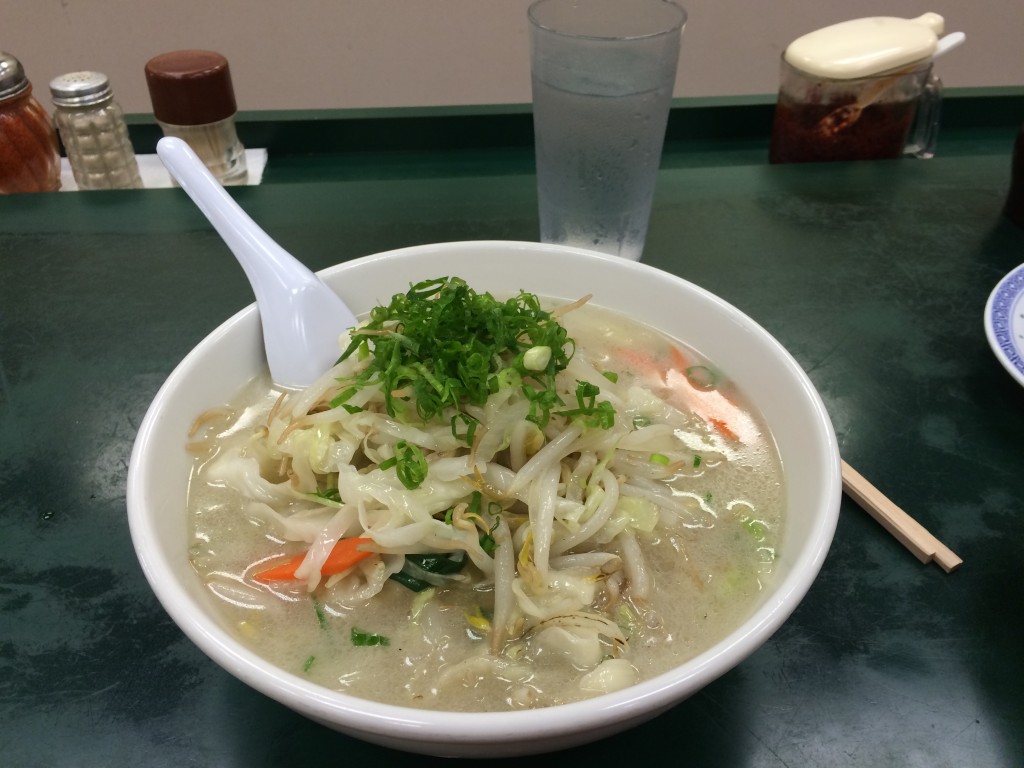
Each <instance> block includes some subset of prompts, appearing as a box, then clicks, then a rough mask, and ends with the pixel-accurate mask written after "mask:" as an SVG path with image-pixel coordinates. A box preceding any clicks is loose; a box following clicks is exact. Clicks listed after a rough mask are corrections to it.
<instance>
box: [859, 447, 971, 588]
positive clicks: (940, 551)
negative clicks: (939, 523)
mask: <svg viewBox="0 0 1024 768" xmlns="http://www.w3.org/2000/svg"><path fill="white" fill-rule="evenodd" d="M842 464H843V490H844V491H845V492H846V494H847V495H848V496H849V497H850V498H852V499H853V500H854V501H856V502H857V503H858V504H859V505H860V506H861V507H863V508H864V510H865V511H866V512H867V513H868V514H870V515H871V516H872V517H873V518H875V520H877V521H878V522H879V523H881V525H882V527H883V528H885V529H886V530H887V531H889V533H891V534H892V535H893V536H895V537H896V539H898V540H899V541H900V543H901V544H903V546H905V547H906V548H907V549H909V550H910V551H911V552H912V553H913V554H914V556H915V557H916V558H917V559H918V560H920V561H921V562H922V563H930V562H936V563H938V564H939V566H940V567H941V568H942V569H943V570H944V571H945V572H946V573H952V572H953V571H955V570H956V569H957V568H959V567H960V566H961V565H962V564H963V560H961V559H960V558H959V557H958V556H957V555H956V553H955V552H953V551H952V550H951V549H950V548H949V547H947V546H946V545H945V544H943V543H942V542H941V541H939V540H938V539H937V538H935V537H934V536H933V535H932V534H931V533H929V532H928V530H927V529H925V527H924V526H923V525H921V524H920V523H919V522H917V521H916V520H915V519H914V518H912V517H911V516H910V515H908V514H907V513H906V512H904V511H903V510H902V509H900V508H899V507H898V506H896V504H894V503H893V502H892V501H891V500H890V499H889V498H887V497H886V496H885V494H883V493H882V492H881V491H879V490H878V489H877V488H876V487H875V486H873V485H872V484H871V483H869V482H868V481H867V480H865V479H864V476H863V475H861V474H860V473H859V472H858V471H857V470H855V469H854V468H853V467H851V466H850V465H849V464H847V463H846V461H843V462H842Z"/></svg>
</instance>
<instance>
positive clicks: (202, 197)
mask: <svg viewBox="0 0 1024 768" xmlns="http://www.w3.org/2000/svg"><path fill="white" fill-rule="evenodd" d="M156 151H157V154H158V155H159V156H160V160H161V161H163V164H164V165H165V166H166V167H167V170H168V171H169V172H170V174H171V175H172V176H173V177H174V178H175V180H176V181H177V182H178V184H179V185H181V188H182V189H184V190H185V192H187V193H188V196H189V197H191V198H192V201H193V202H194V203H195V204H196V205H197V206H198V207H199V209H200V210H201V211H202V212H203V214H204V215H205V216H206V218H207V219H209V221H210V223H211V224H213V227H214V229H216V230H217V233H218V234H219V235H220V236H221V238H223V240H224V242H225V243H226V244H227V246H228V248H230V249H231V252H232V253H233V254H235V258H237V259H238V263H239V264H241V265H242V269H243V270H244V271H245V275H246V277H248V278H249V282H250V283H251V284H252V289H253V292H254V293H255V294H256V307H257V309H258V310H259V313H260V321H261V323H262V325H263V344H264V348H265V349H266V354H267V364H268V365H269V366H270V376H271V378H273V380H274V383H275V384H276V385H277V386H279V387H282V388H285V389H301V388H304V387H307V386H309V385H310V384H312V383H313V381H315V380H316V379H317V378H318V377H319V376H321V375H322V374H323V373H324V372H325V371H327V370H328V369H329V368H330V367H331V366H332V365H333V364H334V362H335V361H336V360H337V358H338V356H339V354H340V351H341V350H340V347H339V337H340V336H341V334H343V333H345V332H346V331H347V330H348V329H350V328H352V327H354V326H355V325H356V318H355V315H353V314H352V311H351V310H350V309H349V308H348V307H347V306H345V303H344V302H343V301H342V300H341V298H339V296H338V295H337V294H336V293H335V292H334V291H332V290H331V289H330V288H328V287H327V285H326V284H324V282H323V281H322V280H320V278H319V277H317V276H316V275H315V274H314V273H313V272H312V271H310V270H309V269H308V268H307V267H306V266H305V265H304V264H302V263H301V262H300V261H298V259H296V258H295V257H294V256H292V255H291V254H290V253H288V252H287V251H285V250H284V249H283V248H282V247H281V246H279V245H278V244H277V243H275V242H274V241H273V240H272V239H271V238H270V236H269V235H267V233H266V232H264V231H263V230H262V229H260V228H259V227H258V226H256V223H255V222H254V221H253V220H252V219H251V218H249V216H248V214H246V213H245V211H243V210H242V208H241V206H239V205H238V203H236V202H235V201H234V199H233V198H232V197H231V196H230V195H229V194H228V193H227V192H226V191H225V189H224V187H223V186H222V185H221V183H220V182H219V181H217V179H216V178H215V177H214V176H213V174H212V173H210V171H209V169H208V168H207V167H206V166H205V165H204V164H203V161H202V160H200V159H199V157H198V156H197V155H196V154H195V152H193V151H192V148H191V147H190V146H189V145H188V144H186V143H185V142H184V141H183V140H181V139H178V138H175V137H171V136H168V137H164V138H162V139H160V141H159V142H157V146H156Z"/></svg>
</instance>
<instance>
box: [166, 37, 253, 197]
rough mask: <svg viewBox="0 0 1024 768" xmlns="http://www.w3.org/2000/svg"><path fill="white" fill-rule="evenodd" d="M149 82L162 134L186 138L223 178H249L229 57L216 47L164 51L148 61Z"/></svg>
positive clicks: (238, 180) (227, 180)
mask: <svg viewBox="0 0 1024 768" xmlns="http://www.w3.org/2000/svg"><path fill="white" fill-rule="evenodd" d="M146 84H147V85H148V86H149V95H150V100H151V101H152V103H153V116H154V117H155V118H156V121H157V123H158V124H159V125H160V128H161V129H162V130H163V133H164V135H165V136H176V137H178V138H179V139H182V140H183V141H185V142H186V143H187V144H188V145H189V146H190V147H191V148H192V150H193V151H194V152H195V153H196V154H197V155H198V156H199V158H200V159H201V160H202V161H203V162H204V163H205V164H206V167H207V168H209V169H210V172H211V173H212V174H213V175H214V176H216V177H217V179H218V180H220V182H221V183H222V184H245V183H246V181H247V180H248V176H249V173H248V166H247V164H246V158H245V147H244V146H242V142H241V141H240V140H239V138H238V133H237V130H236V127H235V113H236V112H237V106H236V104H235V91H234V86H233V85H232V83H231V69H230V67H229V65H228V60H227V59H226V58H224V56H222V55H221V54H219V53H216V52H215V51H202V50H183V51H171V52H169V53H163V54H160V55H159V56H155V57H153V58H152V59H150V60H149V61H148V62H147V63H146Z"/></svg>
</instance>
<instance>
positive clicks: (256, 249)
mask: <svg viewBox="0 0 1024 768" xmlns="http://www.w3.org/2000/svg"><path fill="white" fill-rule="evenodd" d="M156 151H157V154H158V155H159V156H160V160H161V161H163V164H164V166H166V168H167V170H168V171H169V172H170V174H171V175H172V176H173V177H174V179H175V180H176V181H177V182H178V184H179V185H180V186H181V188H182V189H183V190H185V192H186V193H187V194H188V196H189V197H191V198H192V201H193V202H194V203H195V204H196V206H197V207H198V208H199V210H200V211H202V213H203V214H204V215H205V216H206V218H207V219H208V220H209V221H210V223H211V224H212V225H213V228H214V229H216V230H217V234H219V235H220V236H221V238H222V239H223V240H224V242H225V243H226V244H227V246H228V248H230V249H231V252H232V253H233V254H234V255H235V257H236V258H237V259H238V261H239V263H240V264H241V266H242V269H243V270H245V274H246V277H248V278H249V282H251V283H252V284H253V289H254V290H255V291H256V292H257V293H260V291H261V290H263V289H264V288H265V286H264V285H263V283H264V282H265V281H266V280H268V279H276V280H277V281H279V282H280V284H282V285H284V286H286V287H301V284H303V283H305V282H306V281H308V280H310V279H316V278H315V276H314V275H313V273H312V272H311V271H310V270H309V269H308V268H307V267H306V266H305V265H304V264H302V262H300V261H299V260H298V259H296V258H295V257H294V256H292V255H291V254H290V253H288V252H287V251H285V250H284V249H283V248H281V246H279V245H278V244H277V243H276V242H274V240H273V239H271V237H270V236H269V235H267V233H266V232H264V231H263V230H262V229H261V228H260V227H259V226H258V225H257V224H256V223H255V222H254V221H253V220H252V219H251V218H250V217H249V215H248V214H247V213H246V212H245V211H244V210H243V209H242V207H241V206H240V205H238V203H236V202H235V200H234V198H232V197H231V195H229V194H228V193H227V191H226V190H225V189H224V187H223V186H222V185H221V183H220V182H219V181H217V179H216V177H215V176H214V175H213V174H212V173H210V171H209V169H207V167H206V166H205V165H204V164H203V163H202V161H201V160H199V158H198V156H197V155H196V154H195V152H194V151H193V150H192V148H191V147H190V146H189V145H188V144H187V143H186V142H184V141H183V140H182V139H179V138H177V137H173V136H168V137H164V138H162V139H160V141H159V142H158V143H157V147H156ZM296 284H298V285H296Z"/></svg>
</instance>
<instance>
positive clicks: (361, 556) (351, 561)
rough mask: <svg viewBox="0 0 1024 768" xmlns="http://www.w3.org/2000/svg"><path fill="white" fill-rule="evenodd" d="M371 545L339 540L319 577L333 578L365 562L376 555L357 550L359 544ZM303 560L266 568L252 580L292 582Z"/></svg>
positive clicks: (367, 541)
mask: <svg viewBox="0 0 1024 768" xmlns="http://www.w3.org/2000/svg"><path fill="white" fill-rule="evenodd" d="M372 543H373V539H366V538H361V537H358V536H357V537H354V538H351V539H341V540H339V541H338V543H337V544H335V545H334V549H332V550H331V553H330V554H329V555H328V556H327V560H325V561H324V564H323V566H321V568H320V575H321V576H333V575H334V574H336V573H341V572H342V571H345V570H348V569H349V568H351V567H352V566H353V565H355V564H356V563H358V562H360V561H361V560H365V559H366V558H368V557H370V556H372V555H374V554H376V553H375V552H368V551H366V550H363V549H359V548H358V547H359V545H360V544H372ZM305 559H306V556H305V555H296V556H295V557H293V558H291V559H290V560H288V561H287V562H286V563H282V564H281V565H275V566H274V567H273V568H267V569H266V570H264V571H260V572H259V573H256V574H253V578H254V579H256V581H259V582H262V583H264V584H269V583H270V582H272V581H294V580H295V570H296V569H297V568H298V567H299V565H301V564H302V561H303V560H305Z"/></svg>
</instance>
